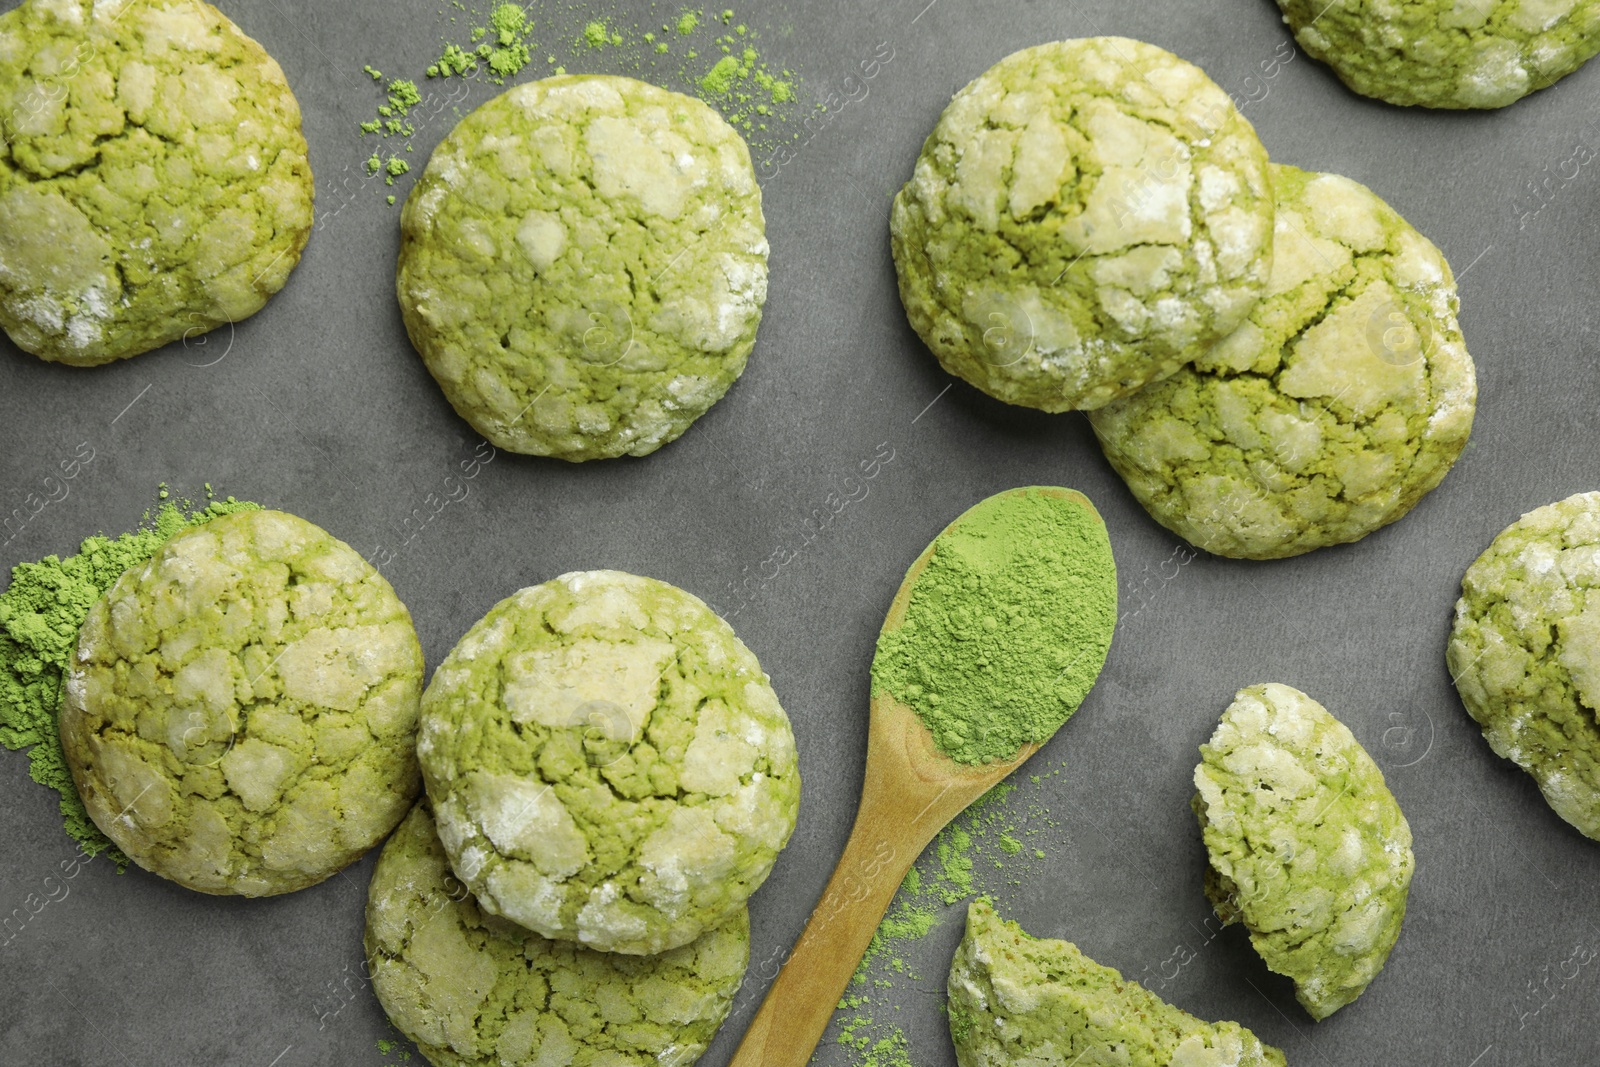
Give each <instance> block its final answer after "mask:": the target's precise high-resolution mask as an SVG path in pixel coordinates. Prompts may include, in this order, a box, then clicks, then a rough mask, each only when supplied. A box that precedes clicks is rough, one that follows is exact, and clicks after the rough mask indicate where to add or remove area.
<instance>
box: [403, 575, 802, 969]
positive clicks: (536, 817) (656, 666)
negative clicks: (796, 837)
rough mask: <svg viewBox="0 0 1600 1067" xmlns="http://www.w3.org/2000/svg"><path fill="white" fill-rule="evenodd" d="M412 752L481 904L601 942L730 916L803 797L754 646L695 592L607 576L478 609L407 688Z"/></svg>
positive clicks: (638, 938)
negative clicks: (430, 671)
mask: <svg viewBox="0 0 1600 1067" xmlns="http://www.w3.org/2000/svg"><path fill="white" fill-rule="evenodd" d="M417 752H418V755H419V757H420V758H421V761H422V773H423V775H424V778H425V780H426V782H427V786H428V795H429V796H430V797H431V798H432V799H433V804H434V813H435V815H436V816H437V817H438V820H439V836H440V837H441V838H442V839H443V841H444V847H445V851H446V852H448V853H449V854H450V862H451V865H452V866H453V867H454V868H455V871H456V874H458V875H459V876H460V877H461V879H462V880H463V881H464V882H466V884H467V886H468V888H470V889H471V890H472V892H473V893H474V894H475V895H476V896H477V898H478V903H479V904H480V905H481V906H482V907H483V909H484V910H485V911H487V912H490V913H491V914H495V915H501V916H504V917H505V918H508V919H511V920H513V921H515V922H518V923H521V924H522V925H523V926H526V927H527V928H528V929H530V930H533V931H535V932H537V933H540V934H543V935H544V936H545V937H553V938H558V939H560V940H565V941H580V942H582V943H583V944H585V945H588V946H590V947H591V948H596V949H600V950H602V951H607V952H627V953H633V954H642V953H652V952H664V951H666V950H667V949H671V948H676V947H678V946H679V945H686V944H688V943H689V942H690V941H693V940H694V939H695V938H696V937H699V936H700V934H701V932H702V931H704V930H709V929H712V928H713V927H717V926H720V925H722V924H724V923H726V922H729V921H730V920H732V918H733V917H734V915H735V914H736V913H737V912H738V911H739V910H740V908H741V907H743V905H744V902H745V900H746V899H747V898H748V897H749V896H750V894H751V893H753V892H755V890H756V888H757V887H759V886H760V885H761V883H762V882H763V881H765V880H766V877H767V873H768V872H769V871H770V870H771V869H772V864H773V861H774V860H775V859H776V858H777V855H778V851H779V850H780V849H781V848H783V846H784V845H785V844H787V843H788V840H789V834H790V832H791V831H792V830H793V829H794V820H795V813H796V810H797V808H798V807H799V802H800V773H799V769H798V767H797V765H796V758H795V746H794V735H793V734H792V733H791V732H790V730H789V719H788V717H787V716H786V715H784V713H783V709H782V708H781V707H779V706H778V698H777V696H776V695H775V694H774V693H773V691H772V686H771V684H769V682H768V681H767V676H766V675H765V674H763V673H761V665H760V664H759V663H757V662H756V658H755V656H754V655H752V654H751V652H750V650H749V649H747V648H746V647H745V646H744V645H743V644H742V643H741V642H740V641H739V639H738V638H737V637H736V636H734V633H733V630H732V629H731V628H730V627H729V626H728V624H727V623H725V622H723V621H722V620H721V619H719V618H717V616H716V615H714V614H712V612H711V609H710V608H708V607H706V605H705V604H704V603H702V602H701V601H700V600H699V599H697V598H696V597H693V596H691V595H689V594H688V593H686V592H684V591H683V590H681V589H678V588H675V587H674V586H670V585H667V584H666V583H665V582H658V581H655V580H653V579H650V578H638V577H635V576H633V575H631V574H622V573H620V572H618V571H586V572H581V573H574V574H565V575H562V576H561V577H559V578H557V579H555V580H554V581H549V582H545V583H544V584H543V585H536V586H533V587H531V588H528V589H524V590H522V591H521V592H519V593H517V594H515V595H514V596H511V597H508V598H507V599H505V600H502V601H501V602H500V603H499V604H496V605H495V606H494V607H493V608H491V609H490V611H489V613H488V614H487V615H485V616H484V617H483V618H482V619H481V620H479V621H478V623H477V624H476V625H474V626H473V627H472V629H470V630H468V631H467V633H466V636H464V637H462V638H461V640H460V642H459V643H457V645H456V647H455V648H454V650H452V651H451V653H450V655H449V656H448V657H446V658H445V661H444V662H443V663H442V664H440V666H439V669H438V671H436V672H435V673H434V676H433V681H432V682H431V683H429V685H428V689H427V692H426V693H424V694H423V699H422V730H421V739H420V741H419V742H418V746H417Z"/></svg>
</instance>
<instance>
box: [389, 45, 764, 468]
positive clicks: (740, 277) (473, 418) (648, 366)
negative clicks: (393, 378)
mask: <svg viewBox="0 0 1600 1067" xmlns="http://www.w3.org/2000/svg"><path fill="white" fill-rule="evenodd" d="M765 227H766V224H765V222H764V220H763V218H762V214H761V190H760V189H759V188H758V187H757V186H756V179H755V171H754V169H753V168H752V167H751V165H750V150H749V149H748V148H747V147H746V146H745V143H744V141H743V140H742V139H741V138H740V137H739V135H738V134H737V133H736V132H734V130H733V128H732V127H730V126H729V125H728V124H727V123H726V122H724V121H723V119H722V117H721V116H720V115H718V114H717V113H716V112H715V111H714V110H712V109H711V108H710V107H708V106H707V105H706V104H704V103H702V102H701V101H699V100H696V99H694V98H693V97H688V96H683V95H681V94H679V93H673V92H668V91H667V90H665V89H658V88H656V87H655V86H653V85H647V84H646V83H644V82H640V81H634V80H633V79H631V78H617V77H601V76H576V75H574V76H566V77H557V78H547V79H545V80H543V81H537V82H529V83H528V84H526V85H519V86H517V87H516V88H514V89H511V90H509V91H508V92H506V93H504V94H502V95H500V96H498V97H496V98H495V99H493V100H491V101H489V102H488V103H486V104H484V105H483V106H482V107H480V108H478V109H477V110H476V111H474V112H472V114H470V115H468V116H467V117H466V118H465V119H463V120H461V123H460V124H459V125H458V126H456V128H455V129H454V130H452V131H451V133H450V134H449V136H447V137H446V138H445V139H444V140H443V141H442V142H441V143H440V145H439V147H438V148H436V149H435V150H434V153H433V157H432V158H431V159H430V160H429V161H428V166H427V169H426V170H425V171H424V172H423V175H422V177H421V179H420V180H419V181H418V182H417V184H416V187H415V188H414V189H412V191H411V195H410V196H409V197H407V199H406V205H405V209H404V210H403V211H402V213H401V216H400V230H401V235H400V237H401V243H400V262H399V270H398V274H397V281H396V288H397V291H398V294H399V300H400V309H401V312H402V314H403V315H404V318H405V324H406V330H407V332H408V333H409V334H410V335H411V343H412V344H413V345H414V346H415V347H416V349H417V352H418V353H420V354H421V356H422V360H423V362H424V363H425V364H426V365H427V367H428V370H429V372H430V373H432V374H433V376H434V378H435V379H436V380H437V381H438V383H439V385H440V387H441V388H442V389H443V390H444V394H445V397H446V398H447V399H448V400H449V401H450V404H451V406H452V407H454V408H455V409H456V412H457V414H459V415H460V416H461V417H462V418H464V419H466V420H467V421H468V422H469V423H471V424H472V426H473V428H474V429H476V430H477V431H478V432H479V433H481V434H483V435H484V437H486V438H488V439H489V440H490V441H491V442H493V443H494V444H495V445H497V446H499V447H500V448H504V449H507V450H509V451H512V452H523V453H529V454H532V455H540V456H555V457H558V458H560V459H566V460H572V461H579V460H589V459H604V458H611V457H615V456H621V455H625V454H626V455H635V456H643V455H646V454H648V453H650V452H654V451H655V450H656V449H658V448H660V447H661V446H662V445H664V444H666V443H667V442H669V441H672V440H675V439H676V438H677V437H678V436H679V435H680V434H682V433H683V432H684V431H685V430H687V429H688V428H689V425H690V423H692V422H694V420H695V419H697V418H699V417H700V416H701V415H703V414H705V412H706V411H707V410H708V409H710V407H711V405H712V404H714V403H716V402H717V401H718V400H719V399H721V397H722V395H723V394H724V393H726V392H727V391H728V388H729V387H730V386H731V385H732V384H733V382H734V380H735V379H737V378H738V377H739V375H740V374H741V373H742V372H743V371H744V367H745V361H746V359H747V358H748V357H749V355H750V350H751V348H752V347H753V346H754V344H755V337H756V327H757V326H758V325H759V324H760V321H761V308H762V305H763V303H764V302H765V301H766V296H767V240H766V237H765Z"/></svg>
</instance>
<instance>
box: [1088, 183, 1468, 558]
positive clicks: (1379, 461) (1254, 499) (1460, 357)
mask: <svg viewBox="0 0 1600 1067" xmlns="http://www.w3.org/2000/svg"><path fill="white" fill-rule="evenodd" d="M1273 181H1274V185H1275V188H1276V195H1277V199H1278V211H1277V224H1276V225H1277V238H1276V241H1275V249H1276V251H1275V255H1274V260H1273V271H1272V283H1271V287H1270V289H1269V292H1268V295H1267V297H1266V299H1264V300H1263V301H1262V302H1261V304H1260V305H1259V306H1258V307H1257V308H1256V309H1255V310H1254V311H1253V312H1251V314H1250V317H1249V319H1248V320H1247V321H1246V322H1245V323H1244V324H1243V325H1242V326H1240V327H1239V329H1238V330H1236V331H1234V333H1233V334H1231V335H1230V336H1229V337H1227V338H1226V339H1224V340H1223V341H1221V342H1220V343H1218V344H1217V345H1216V346H1214V347H1213V348H1212V349H1211V350H1210V351H1208V352H1206V353H1205V354H1204V355H1203V356H1201V357H1200V358H1199V359H1197V360H1196V361H1195V363H1194V365H1193V366H1190V367H1185V368H1183V369H1182V370H1180V371H1179V372H1178V373H1176V374H1174V375H1173V376H1172V377H1170V378H1168V379H1166V380H1165V381H1162V382H1158V383H1156V384H1155V385H1152V386H1149V387H1148V388H1146V389H1143V390H1141V391H1140V392H1138V393H1136V394H1134V395H1133V396H1131V397H1128V398H1127V399H1125V400H1122V401H1118V402H1117V403H1115V404H1111V405H1108V406H1107V407H1104V408H1102V409H1100V410H1099V411H1095V412H1092V413H1091V415H1090V421H1091V422H1092V424H1093V426H1094V430H1095V434H1096V436H1098V437H1099V439H1100V444H1101V447H1102V448H1103V449H1104V450H1105V454H1106V458H1107V459H1109V460H1110V461H1111V465H1112V466H1113V467H1115V468H1116V470H1117V473H1118V474H1120V475H1122V477H1123V480H1124V481H1126V482H1127V483H1128V488H1129V489H1130V490H1131V491H1132V492H1133V495H1134V496H1135V497H1136V498H1137V499H1138V500H1139V502H1140V503H1141V504H1143V505H1144V507H1145V509H1146V510H1147V511H1149V512H1150V514H1151V516H1152V517H1153V518H1155V520H1156V521H1157V522H1159V523H1161V524H1162V525H1163V526H1165V527H1166V528H1167V529H1169V530H1171V531H1173V532H1174V533H1176V534H1178V535H1179V536H1181V537H1183V538H1185V539H1187V540H1188V541H1189V542H1190V543H1192V544H1194V545H1196V546H1198V547H1200V548H1204V549H1206V550H1207V551H1209V552H1213V553H1216V554H1217V555H1221V556H1233V557H1243V558H1249V559H1275V558H1280V557H1284V556H1293V555H1298V554H1300V553H1303V552H1309V551H1311V550H1313V549H1316V548H1322V547H1324V546H1327V545H1333V544H1340V543H1343V542H1348V541H1355V540H1359V539H1360V538H1362V537H1365V536H1366V535H1367V534H1369V533H1371V532H1372V531H1373V530H1376V529H1378V528H1379V527H1382V526H1384V525H1387V524H1388V523H1391V522H1394V521H1395V520H1396V519H1398V518H1400V517H1402V516H1403V515H1405V514H1406V512H1408V511H1410V510H1411V508H1412V507H1414V506H1415V505H1416V503H1417V501H1418V500H1420V499H1421V498H1422V497H1423V496H1424V495H1426V494H1427V493H1428V492H1429V491H1431V490H1432V489H1433V488H1435V487H1436V486H1437V485H1438V484H1439V482H1440V481H1441V480H1443V478H1444V476H1445V474H1446V473H1448V472H1449V470H1450V467H1451V466H1452V465H1453V464H1454V463H1455V461H1456V458H1457V457H1458V456H1459V455H1460V454H1461V450H1462V449H1463V448H1464V447H1465V446H1466V442H1467V437H1468V435H1469V434H1470V433H1471V430H1472V420H1473V414H1474V412H1475V410H1476V406H1477V379H1476V374H1475V371H1474V368H1473V364H1472V357H1471V356H1469V355H1468V354H1467V349H1466V344H1465V342H1464V341H1463V339H1462V336H1461V329H1460V326H1459V325H1458V323H1457V321H1456V310H1457V304H1458V301H1457V299H1456V287H1455V280H1454V278H1453V277H1452V275H1451V273H1450V267H1449V264H1447V263H1446V262H1445V260H1444V257H1443V256H1442V255H1441V254H1440V253H1439V250H1438V249H1437V248H1435V247H1434V246H1433V244H1432V243H1430V242H1429V241H1428V240H1427V238H1425V237H1423V236H1422V235H1421V234H1419V233H1418V232H1417V231H1416V230H1415V229H1413V228H1412V227H1411V226H1409V225H1408V224H1407V223H1406V222H1405V220H1404V219H1402V218H1401V217H1400V216H1399V215H1397V214H1396V213H1395V212H1394V211H1393V210H1392V209H1391V208H1390V207H1389V206H1388V205H1387V204H1385V203H1384V202H1383V201H1382V200H1380V199H1379V198H1378V197H1377V196H1376V195H1374V194H1373V193H1372V192H1371V191H1370V190H1369V189H1367V188H1366V187H1365V186H1362V185H1359V184H1357V183H1356V182H1353V181H1351V180H1350V179H1348V178H1343V177H1340V176H1338V175H1334V174H1312V173H1308V172H1306V171H1301V170H1296V169H1295V168H1293V167H1285V166H1278V165H1274V166H1273Z"/></svg>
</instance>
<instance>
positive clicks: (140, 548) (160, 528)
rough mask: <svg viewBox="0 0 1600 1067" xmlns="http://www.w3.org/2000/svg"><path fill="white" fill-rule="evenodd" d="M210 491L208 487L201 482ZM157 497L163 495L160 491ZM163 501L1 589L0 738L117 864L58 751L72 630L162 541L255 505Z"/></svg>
mask: <svg viewBox="0 0 1600 1067" xmlns="http://www.w3.org/2000/svg"><path fill="white" fill-rule="evenodd" d="M207 488H208V489H209V487H207ZM161 495H162V497H165V496H166V495H167V492H166V490H165V489H163V490H162V491H161ZM191 506H192V505H190V504H188V502H185V504H184V506H183V507H179V506H178V505H176V504H172V503H167V504H162V505H161V507H160V509H159V510H158V511H157V512H156V514H155V517H154V518H153V519H152V518H151V517H150V515H149V514H148V513H146V515H145V523H144V525H142V526H141V527H139V528H138V529H136V530H132V531H130V532H128V533H125V534H122V535H120V536H118V537H113V538H108V537H103V536H95V537H91V538H89V539H88V540H86V541H84V542H83V544H81V545H80V546H79V547H78V551H77V553H76V554H75V555H71V556H67V557H66V558H65V559H61V558H57V557H56V556H46V557H45V558H44V559H42V560H40V561H39V562H38V563H19V564H18V565H17V566H15V567H13V568H12V569H11V584H10V585H9V586H7V587H6V589H5V591H4V592H0V744H3V745H5V747H7V748H9V749H13V750H16V749H22V748H26V749H28V772H29V774H31V775H32V776H33V780H34V781H36V782H38V783H39V784H40V785H46V786H49V787H50V788H51V789H54V790H55V791H56V792H58V793H60V794H61V814H62V816H63V818H64V819H65V821H66V831H67V833H68V834H69V835H71V836H72V837H73V838H75V839H77V840H78V841H79V842H80V843H81V845H82V851H83V852H84V854H86V855H89V856H95V855H99V854H100V853H101V852H105V853H107V854H108V855H109V856H110V857H111V858H112V859H113V860H114V861H115V862H116V864H117V867H118V868H119V869H121V868H124V867H126V866H127V863H128V860H127V857H126V856H124V855H123V854H122V852H121V851H120V850H119V849H117V847H116V846H115V845H113V844H112V843H111V841H110V840H109V839H108V838H107V837H106V836H105V835H104V834H102V833H101V832H100V830H99V828H98V827H96V826H95V825H94V823H92V822H90V821H89V815H88V813H87V812H86V811H84V808H83V801H81V800H79V799H78V791H77V789H76V787H75V786H74V785H73V784H72V773H71V772H70V771H68V770H67V765H66V760H65V757H63V755H62V753H61V735H60V733H59V731H58V728H57V725H56V722H57V715H58V714H59V712H60V710H61V683H62V679H63V677H64V676H65V674H66V672H67V669H68V665H69V663H70V661H71V656H72V653H73V649H74V648H76V647H77V643H78V628H79V627H81V626H82V625H83V620H84V619H85V618H87V617H88V614H89V609H90V608H92V607H93V606H94V604H95V602H96V601H97V600H99V599H100V597H101V596H102V595H103V594H104V593H105V591H106V590H107V589H109V588H111V585H112V583H113V582H115V581H116V580H117V579H118V578H119V577H121V575H122V572H123V571H125V570H127V569H128V568H129V567H133V566H137V565H138V564H141V563H144V562H145V561H146V560H148V559H149V558H150V557H151V556H153V555H155V553H156V550H157V549H158V548H160V547H161V546H162V545H163V544H165V543H166V542H167V540H168V539H169V538H171V537H173V536H174V535H175V534H177V533H179V532H181V531H183V530H187V529H188V528H190V527H191V526H199V525H201V524H202V523H207V522H210V521H211V520H212V519H214V518H217V517H218V516H220V515H228V514H231V513H232V512H235V511H249V510H252V509H254V508H257V507H259V506H260V505H258V504H250V503H245V502H243V501H238V500H234V499H233V497H228V498H227V499H226V500H218V501H213V502H211V503H210V504H208V505H206V506H205V507H204V508H200V509H199V510H195V511H188V510H186V508H188V507H191Z"/></svg>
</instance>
